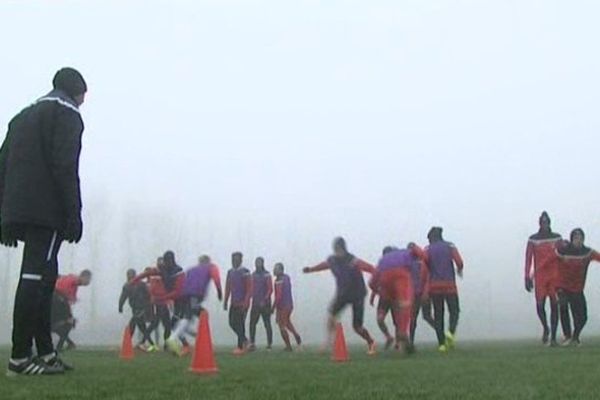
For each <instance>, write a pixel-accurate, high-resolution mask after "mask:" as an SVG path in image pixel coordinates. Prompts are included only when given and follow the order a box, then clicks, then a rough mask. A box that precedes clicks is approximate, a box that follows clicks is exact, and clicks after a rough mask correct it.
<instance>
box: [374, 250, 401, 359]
mask: <svg viewBox="0 0 600 400" xmlns="http://www.w3.org/2000/svg"><path fill="white" fill-rule="evenodd" d="M396 250H398V248H397V247H393V246H387V247H385V248H384V249H383V254H382V256H385V255H386V254H388V253H390V252H392V251H396ZM369 285H370V286H371V288H373V290H372V291H371V299H370V302H369V303H370V304H371V306H373V305H374V304H375V298H376V297H377V288H375V284H374V281H373V280H371V282H370V283H369ZM391 311H392V302H391V301H389V300H387V299H385V298H383V297H382V296H379V301H378V303H377V326H379V330H381V333H383V335H384V336H385V350H388V349H389V348H390V347H391V346H392V345H393V344H394V337H393V336H392V335H391V334H390V330H389V329H388V327H387V324H386V323H385V319H386V318H387V316H388V314H390V312H391ZM391 314H392V321H393V323H394V326H396V316H395V314H394V313H391Z"/></svg>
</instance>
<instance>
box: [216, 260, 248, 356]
mask: <svg viewBox="0 0 600 400" xmlns="http://www.w3.org/2000/svg"><path fill="white" fill-rule="evenodd" d="M243 260H244V256H243V254H242V253H240V252H235V253H233V254H232V255H231V265H232V268H231V269H230V270H229V271H228V272H227V281H226V283H225V301H224V303H223V309H224V310H225V311H227V309H228V308H229V299H230V298H231V308H229V326H230V327H231V329H232V330H233V331H234V332H235V334H236V336H237V347H236V348H235V349H234V350H233V354H234V355H236V356H240V355H243V354H245V353H246V350H247V347H248V339H247V338H246V316H247V314H248V307H249V306H250V298H251V297H252V276H251V273H250V271H249V270H248V269H247V268H245V267H243V266H242V262H243Z"/></svg>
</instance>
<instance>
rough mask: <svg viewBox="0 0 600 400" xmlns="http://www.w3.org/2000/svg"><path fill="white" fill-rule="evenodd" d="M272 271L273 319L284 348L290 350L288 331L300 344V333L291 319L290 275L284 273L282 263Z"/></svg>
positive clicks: (292, 299)
mask: <svg viewBox="0 0 600 400" xmlns="http://www.w3.org/2000/svg"><path fill="white" fill-rule="evenodd" d="M273 273H274V274H275V302H274V303H273V311H275V312H276V316H275V319H276V321H277V325H278V326H279V331H280V332H281V338H282V339H283V342H284V343H285V350H286V351H292V350H293V349H292V345H291V343H290V335H289V333H288V331H289V332H291V333H292V335H294V339H295V340H296V344H297V345H298V347H300V346H301V345H302V338H300V335H299V334H298V332H297V331H296V328H295V327H294V324H293V323H292V320H291V316H292V311H293V310H294V298H293V296H292V281H291V279H290V277H289V276H288V275H286V274H285V273H284V267H283V264H282V263H277V264H275V267H274V268H273Z"/></svg>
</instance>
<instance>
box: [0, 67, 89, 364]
mask: <svg viewBox="0 0 600 400" xmlns="http://www.w3.org/2000/svg"><path fill="white" fill-rule="evenodd" d="M52 86H53V90H52V91H51V92H50V93H48V94H47V95H45V96H43V97H41V98H39V99H38V100H37V101H36V102H35V103H33V104H32V105H30V106H28V107H26V108H24V109H23V110H22V111H21V112H19V114H17V115H16V116H15V117H14V118H13V119H12V120H11V121H10V123H9V124H8V132H7V134H6V138H5V139H4V142H3V143H2V147H1V148H0V225H1V229H0V231H1V233H0V242H1V243H2V244H3V245H5V246H8V247H16V246H17V241H22V242H24V244H25V246H24V249H23V258H22V264H21V272H20V274H19V284H18V286H17V291H16V294H15V303H14V312H13V332H12V353H11V356H10V360H9V362H8V371H7V375H9V376H15V375H56V374H61V373H64V371H65V365H63V364H64V363H63V362H62V361H61V359H60V358H59V357H58V355H57V354H56V352H55V351H54V345H53V343H52V333H51V316H52V301H53V300H52V296H53V293H54V287H55V283H56V279H57V277H58V253H59V251H60V246H61V243H62V242H63V241H67V242H69V243H78V242H79V241H80V240H81V235H82V231H83V224H82V222H81V191H80V186H79V155H80V153H81V137H82V134H83V121H82V119H81V114H80V111H79V107H80V106H81V105H82V104H83V102H84V99H85V93H86V92H87V85H86V82H85V80H84V79H83V77H82V76H81V74H80V73H79V72H78V71H76V70H75V69H73V68H63V69H61V70H60V71H58V72H57V73H56V75H55V76H54V79H53V80H52ZM34 342H35V345H36V350H37V356H36V357H34V356H33V351H32V346H33V343H34Z"/></svg>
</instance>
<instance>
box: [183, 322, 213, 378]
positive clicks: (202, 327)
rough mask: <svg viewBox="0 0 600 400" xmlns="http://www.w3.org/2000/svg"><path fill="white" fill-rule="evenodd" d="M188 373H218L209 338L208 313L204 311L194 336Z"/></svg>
mask: <svg viewBox="0 0 600 400" xmlns="http://www.w3.org/2000/svg"><path fill="white" fill-rule="evenodd" d="M190 371H191V372H193V373H195V374H199V375H207V374H215V373H217V372H219V368H218V367H217V363H216V362H215V354H214V352H213V345H212V338H211V336H210V326H209V324H208V313H207V312H206V311H202V313H200V321H199V322H198V334H197V335H196V346H195V347H194V356H193V357H192V365H190Z"/></svg>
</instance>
